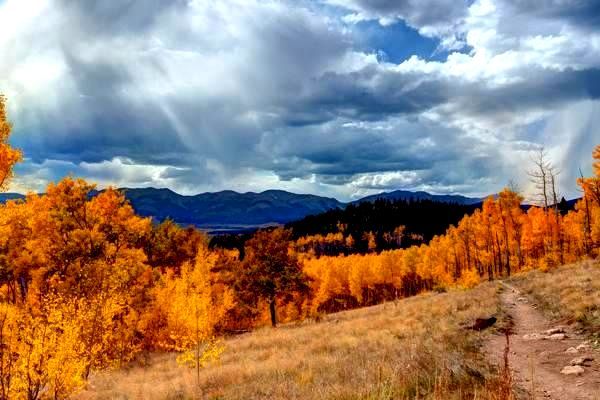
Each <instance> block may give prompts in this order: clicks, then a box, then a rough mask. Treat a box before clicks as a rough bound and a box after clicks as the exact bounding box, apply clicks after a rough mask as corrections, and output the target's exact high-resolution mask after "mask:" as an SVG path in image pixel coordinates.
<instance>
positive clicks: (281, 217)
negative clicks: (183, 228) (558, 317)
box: [0, 188, 482, 233]
mask: <svg viewBox="0 0 600 400" xmlns="http://www.w3.org/2000/svg"><path fill="white" fill-rule="evenodd" d="M122 190H123V191H124V193H125V195H126V196H127V198H128V199H129V201H130V202H131V204H132V206H133V208H134V209H135V210H136V212H137V213H138V214H140V215H143V216H149V217H153V218H154V219H156V220H158V221H162V220H164V219H166V218H171V219H173V220H174V221H176V222H178V223H180V224H182V225H196V226H198V227H200V228H202V229H206V230H208V231H209V232H213V233H215V232H227V231H245V230H248V229H253V228H256V227H259V226H264V225H270V224H283V223H287V222H291V221H296V220H299V219H301V218H303V217H305V216H307V215H312V214H319V213H322V212H325V211H327V210H330V209H334V208H338V207H339V208H343V207H345V206H346V204H347V203H342V202H340V201H338V200H336V199H334V198H330V197H321V196H316V195H310V194H295V193H290V192H286V191H283V190H267V191H265V192H261V193H254V192H248V193H238V192H234V191H231V190H226V191H222V192H215V193H201V194H197V195H195V196H184V195H180V194H177V193H175V192H173V191H172V190H170V189H155V188H145V189H129V188H124V189H122ZM20 198H24V196H23V195H20V194H17V193H0V203H3V202H5V201H7V200H14V199H20ZM378 199H387V200H411V199H412V200H432V201H438V202H445V203H458V204H463V205H470V204H476V203H479V202H481V201H482V199H479V198H471V197H465V196H458V195H433V194H430V193H427V192H410V191H405V190H397V191H394V192H388V193H380V194H376V195H373V196H367V197H364V198H362V199H359V200H356V201H353V202H352V203H358V202H364V201H369V202H372V201H375V200H378Z"/></svg>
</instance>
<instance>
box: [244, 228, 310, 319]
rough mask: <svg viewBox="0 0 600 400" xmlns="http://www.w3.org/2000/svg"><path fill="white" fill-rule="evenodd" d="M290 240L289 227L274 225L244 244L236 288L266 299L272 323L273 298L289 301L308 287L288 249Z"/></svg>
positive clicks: (274, 314) (275, 303)
mask: <svg viewBox="0 0 600 400" xmlns="http://www.w3.org/2000/svg"><path fill="white" fill-rule="evenodd" d="M290 242H291V231H290V230H286V229H283V228H277V229H273V230H270V231H269V230H262V231H258V232H257V233H256V234H255V235H254V236H253V237H252V239H250V240H249V241H248V242H247V243H246V247H245V255H246V256H245V258H244V262H243V268H242V276H241V279H240V281H239V285H238V286H239V287H238V289H239V290H242V291H245V292H249V293H254V295H255V296H254V297H255V298H256V299H257V300H262V301H265V302H267V303H268V305H269V313H270V315H271V325H273V326H277V312H276V306H277V302H278V301H282V302H287V301H290V300H291V299H292V298H293V296H294V295H295V294H297V293H306V292H307V291H308V288H309V287H308V278H307V277H306V275H305V274H304V272H303V271H302V267H301V266H300V263H299V262H298V260H297V258H296V256H295V255H293V254H292V252H291V251H290Z"/></svg>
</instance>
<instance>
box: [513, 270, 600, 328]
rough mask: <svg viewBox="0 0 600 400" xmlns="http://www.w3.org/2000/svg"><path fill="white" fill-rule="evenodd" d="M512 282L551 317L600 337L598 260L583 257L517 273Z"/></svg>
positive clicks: (599, 277)
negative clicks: (568, 263)
mask: <svg viewBox="0 0 600 400" xmlns="http://www.w3.org/2000/svg"><path fill="white" fill-rule="evenodd" d="M511 282H512V283H513V284H515V285H516V286H518V287H519V288H520V289H521V290H523V291H524V292H525V293H527V294H528V295H529V296H531V298H532V299H533V300H535V302H536V303H537V304H538V306H539V307H540V309H541V310H542V311H544V312H545V313H546V314H547V316H548V317H549V318H550V319H552V320H557V321H562V322H564V323H567V324H572V323H575V324H578V325H579V327H580V328H582V329H584V330H585V331H587V332H588V333H591V334H594V335H596V336H598V337H599V338H600V263H599V262H592V261H584V262H580V263H576V264H571V265H565V266H561V267H559V268H556V269H554V270H552V271H551V272H542V271H539V270H536V271H531V272H529V273H527V274H522V275H518V276H516V277H514V278H512V279H511Z"/></svg>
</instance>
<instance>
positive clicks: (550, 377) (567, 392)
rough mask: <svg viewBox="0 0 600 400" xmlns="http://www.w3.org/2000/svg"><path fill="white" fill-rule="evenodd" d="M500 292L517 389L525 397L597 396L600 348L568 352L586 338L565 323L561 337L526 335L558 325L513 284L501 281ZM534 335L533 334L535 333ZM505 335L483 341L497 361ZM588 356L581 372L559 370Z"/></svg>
mask: <svg viewBox="0 0 600 400" xmlns="http://www.w3.org/2000/svg"><path fill="white" fill-rule="evenodd" d="M503 285H504V286H505V290H503V291H502V293H501V300H502V306H503V309H504V312H505V313H506V314H507V315H508V316H509V318H510V319H512V322H513V323H514V325H513V326H512V329H511V333H512V334H511V335H510V352H509V363H510V368H511V370H512V372H513V379H514V382H515V384H516V385H517V387H518V389H519V392H520V393H521V395H522V396H523V397H524V398H526V399H540V400H541V399H551V400H600V352H599V351H597V350H593V349H592V348H591V347H590V348H587V349H580V350H579V351H578V352H577V353H573V354H570V353H567V352H566V350H567V349H568V348H570V347H574V348H577V346H579V345H581V344H582V343H585V338H584V337H582V336H581V335H579V334H577V333H576V332H574V331H573V329H572V328H570V327H568V326H560V328H563V329H564V333H565V334H566V338H564V339H562V340H551V339H533V340H531V339H529V340H528V339H526V338H524V336H525V335H532V334H541V335H542V336H545V335H544V332H546V331H547V330H549V329H553V328H557V324H553V323H552V322H551V321H549V320H548V319H547V318H545V317H544V315H543V314H542V313H541V312H540V311H538V310H537V309H536V308H535V305H534V304H531V303H530V301H529V300H528V299H526V298H525V296H523V295H522V294H521V293H520V292H519V291H518V290H517V289H516V288H514V287H513V286H510V285H508V284H505V283H503ZM534 337H535V335H534ZM505 345H506V338H505V336H502V335H492V336H491V337H490V339H489V341H488V342H487V343H486V354H489V355H490V357H491V359H492V361H493V362H494V363H496V364H498V365H501V363H502V362H503V356H504V349H505ZM581 356H589V357H592V358H594V360H593V361H591V362H587V363H586V364H585V365H583V369H584V372H583V374H581V375H563V374H561V370H562V369H563V368H564V367H565V366H568V365H570V362H571V360H573V359H574V358H576V357H581Z"/></svg>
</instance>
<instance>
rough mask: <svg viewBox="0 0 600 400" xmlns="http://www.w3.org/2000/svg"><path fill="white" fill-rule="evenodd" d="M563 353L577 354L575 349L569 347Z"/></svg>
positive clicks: (577, 351)
mask: <svg viewBox="0 0 600 400" xmlns="http://www.w3.org/2000/svg"><path fill="white" fill-rule="evenodd" d="M565 353H567V354H577V353H579V350H577V349H576V348H575V347H569V348H568V349H567V350H565Z"/></svg>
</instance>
